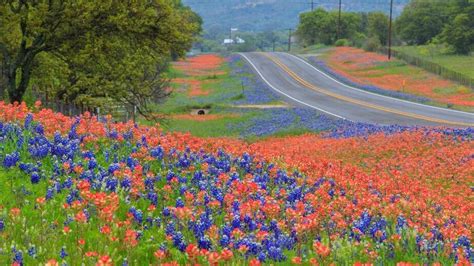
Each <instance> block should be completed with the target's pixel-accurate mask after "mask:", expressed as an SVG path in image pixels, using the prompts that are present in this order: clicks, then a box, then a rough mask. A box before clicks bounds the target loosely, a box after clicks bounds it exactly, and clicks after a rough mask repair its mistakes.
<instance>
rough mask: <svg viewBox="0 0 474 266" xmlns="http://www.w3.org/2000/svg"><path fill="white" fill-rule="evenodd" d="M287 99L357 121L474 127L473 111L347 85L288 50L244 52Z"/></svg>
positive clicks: (384, 123)
mask: <svg viewBox="0 0 474 266" xmlns="http://www.w3.org/2000/svg"><path fill="white" fill-rule="evenodd" d="M241 56H242V57H244V58H245V59H246V60H247V61H248V62H249V63H250V65H251V66H252V67H253V68H254V71H255V72H256V73H257V74H258V76H260V78H262V79H263V81H265V83H267V84H268V85H269V86H270V87H271V88H272V89H273V90H275V91H277V92H278V93H280V94H282V95H284V96H285V97H286V99H287V100H288V102H290V103H293V104H295V105H300V106H307V107H310V108H313V109H316V110H319V111H320V112H323V113H326V114H328V115H331V116H334V117H338V118H342V119H348V120H351V121H354V122H366V123H375V124H383V125H388V124H398V125H420V126H450V127H473V126H474V114H473V113H467V112H460V111H456V110H451V109H446V108H439V107H433V106H428V105H424V104H419V103H414V102H409V101H405V100H400V99H396V98H391V97H387V96H383V95H379V94H375V93H371V92H366V91H363V90H360V89H356V88H353V87H350V86H348V85H345V84H343V83H341V82H339V81H337V80H335V79H333V78H331V77H330V76H328V75H326V74H324V73H323V72H321V71H319V70H318V69H317V68H315V67H314V66H312V65H310V64H309V63H308V62H306V61H305V60H304V59H301V58H299V57H297V56H294V55H291V54H287V53H243V54H241Z"/></svg>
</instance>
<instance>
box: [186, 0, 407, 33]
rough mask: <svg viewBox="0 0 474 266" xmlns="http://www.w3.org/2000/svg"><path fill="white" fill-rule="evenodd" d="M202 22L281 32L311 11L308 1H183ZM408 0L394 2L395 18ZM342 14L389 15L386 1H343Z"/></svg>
mask: <svg viewBox="0 0 474 266" xmlns="http://www.w3.org/2000/svg"><path fill="white" fill-rule="evenodd" d="M183 2H184V4H186V5H189V6H191V7H192V8H193V10H195V11H197V12H198V13H199V14H200V15H201V16H202V17H203V19H204V27H205V28H206V29H214V30H228V29H229V28H230V27H237V28H239V29H240V30H243V31H263V30H281V29H286V28H289V27H295V26H296V25H297V22H298V16H299V14H300V13H301V12H306V11H309V10H310V9H311V4H310V3H311V1H288V0H206V1H200V0H183ZM408 2H409V0H395V1H394V12H395V15H398V14H400V13H401V11H402V10H403V7H404V6H405V5H406V4H407V3H408ZM338 3H339V1H338V0H327V1H324V2H321V1H314V7H315V8H317V7H323V8H325V9H328V10H333V9H336V8H337V7H338ZM342 3H343V5H342V7H343V10H344V11H355V12H370V11H384V12H388V11H389V4H388V3H387V1H381V0H376V1H374V0H358V1H347V0H346V1H342Z"/></svg>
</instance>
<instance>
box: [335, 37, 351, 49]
mask: <svg viewBox="0 0 474 266" xmlns="http://www.w3.org/2000/svg"><path fill="white" fill-rule="evenodd" d="M334 45H336V46H338V47H339V46H349V45H350V43H349V40H348V39H339V40H337V41H336V43H334Z"/></svg>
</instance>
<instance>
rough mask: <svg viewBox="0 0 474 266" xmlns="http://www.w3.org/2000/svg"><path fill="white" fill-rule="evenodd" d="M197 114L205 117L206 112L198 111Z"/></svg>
mask: <svg viewBox="0 0 474 266" xmlns="http://www.w3.org/2000/svg"><path fill="white" fill-rule="evenodd" d="M197 114H198V115H205V114H206V111H204V110H199V111H198V112H197Z"/></svg>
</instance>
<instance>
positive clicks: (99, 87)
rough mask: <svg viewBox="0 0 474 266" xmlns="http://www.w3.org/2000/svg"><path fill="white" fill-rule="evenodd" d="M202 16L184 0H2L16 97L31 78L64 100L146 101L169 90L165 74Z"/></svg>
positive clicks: (4, 41) (0, 44)
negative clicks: (187, 5)
mask: <svg viewBox="0 0 474 266" xmlns="http://www.w3.org/2000/svg"><path fill="white" fill-rule="evenodd" d="M201 24H202V21H201V19H200V17H199V16H198V15H197V14H195V13H194V12H193V11H192V10H190V9H189V8H187V7H184V6H183V5H182V4H181V2H180V1H179V0H138V1H113V0H104V1H76V0H48V1H46V0H35V1H33V0H0V32H1V33H2V34H0V54H1V57H0V59H1V61H2V64H3V67H2V69H3V71H2V74H3V78H4V83H5V84H4V85H5V86H6V87H7V90H8V96H9V99H10V100H11V101H12V102H13V101H21V100H22V97H23V95H24V93H25V91H26V90H27V88H28V86H29V85H30V83H34V85H37V86H38V87H39V89H41V90H43V91H45V92H46V93H48V94H50V95H51V96H52V97H58V98H60V99H63V100H68V101H75V102H81V103H86V104H87V103H93V102H94V101H95V100H96V99H100V98H103V97H105V98H113V99H115V100H117V101H120V102H124V103H127V104H133V105H142V104H144V103H146V101H148V100H149V99H150V98H153V97H161V96H163V95H164V94H166V93H167V92H166V90H165V88H164V87H165V83H166V80H165V79H163V76H162V73H163V70H164V69H165V67H166V63H167V62H168V61H169V60H170V59H171V58H177V57H181V56H183V55H185V53H186V51H187V50H188V49H190V48H191V46H192V43H193V41H194V39H195V37H196V35H197V34H198V33H199V32H200V30H201Z"/></svg>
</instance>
